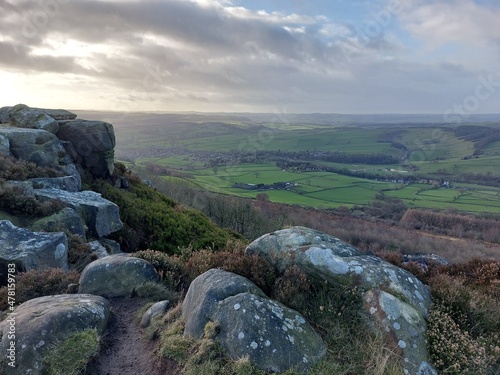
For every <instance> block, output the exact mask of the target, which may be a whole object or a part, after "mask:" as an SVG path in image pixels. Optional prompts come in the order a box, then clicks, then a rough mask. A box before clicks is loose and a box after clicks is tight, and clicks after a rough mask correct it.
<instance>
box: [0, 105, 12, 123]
mask: <svg viewBox="0 0 500 375" xmlns="http://www.w3.org/2000/svg"><path fill="white" fill-rule="evenodd" d="M11 108H12V107H2V108H0V124H7V123H8V122H9V111H10V109H11Z"/></svg>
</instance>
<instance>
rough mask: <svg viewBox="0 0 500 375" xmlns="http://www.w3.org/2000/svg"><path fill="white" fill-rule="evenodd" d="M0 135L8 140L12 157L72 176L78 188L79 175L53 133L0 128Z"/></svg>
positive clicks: (79, 183)
mask: <svg viewBox="0 0 500 375" xmlns="http://www.w3.org/2000/svg"><path fill="white" fill-rule="evenodd" d="M0 136H3V137H5V138H7V139H8V140H9V146H10V152H11V154H12V155H13V156H14V157H16V158H17V159H23V160H26V161H31V162H33V163H35V164H37V165H39V166H42V167H51V168H52V169H54V170H56V171H58V172H61V173H62V174H63V175H65V176H72V177H73V178H74V179H75V181H76V186H77V187H78V190H80V188H81V176H80V174H79V173H78V171H77V169H76V167H75V165H74V164H73V162H72V160H71V158H70V157H69V155H68V154H67V152H66V150H65V148H64V147H63V145H62V143H61V141H60V140H59V139H58V138H57V137H56V136H55V135H54V134H52V133H49V132H47V131H45V130H40V129H24V128H0Z"/></svg>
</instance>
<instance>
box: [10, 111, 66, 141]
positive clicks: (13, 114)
mask: <svg viewBox="0 0 500 375" xmlns="http://www.w3.org/2000/svg"><path fill="white" fill-rule="evenodd" d="M8 114H9V122H10V123H11V125H12V126H17V127H20V128H32V129H41V130H45V131H48V132H49V133H52V134H56V133H57V132H58V130H59V124H58V123H57V121H56V120H54V119H53V118H52V117H50V116H49V115H47V114H46V113H44V112H43V111H41V110H39V109H36V108H30V107H28V106H27V105H24V104H18V105H16V106H14V107H12V108H11V109H10V110H9V111H8Z"/></svg>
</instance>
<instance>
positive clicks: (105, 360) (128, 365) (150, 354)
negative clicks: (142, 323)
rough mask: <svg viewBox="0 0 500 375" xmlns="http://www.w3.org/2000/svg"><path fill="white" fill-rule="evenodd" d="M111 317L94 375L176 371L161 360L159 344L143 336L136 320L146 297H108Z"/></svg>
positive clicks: (154, 374) (149, 374)
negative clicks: (142, 299)
mask: <svg viewBox="0 0 500 375" xmlns="http://www.w3.org/2000/svg"><path fill="white" fill-rule="evenodd" d="M109 302H110V304H111V311H112V317H111V321H110V323H109V326H108V329H107V331H106V334H105V336H104V337H103V342H102V350H101V353H100V355H99V357H98V358H97V359H96V360H95V362H94V363H93V364H92V365H91V366H90V368H89V371H87V373H88V374H93V375H94V374H95V375H138V374H141V375H160V374H161V375H163V374H172V375H173V374H175V373H177V371H175V369H170V370H169V369H168V366H167V364H166V363H163V362H162V361H160V360H159V356H158V354H157V350H158V349H157V345H156V344H155V342H152V341H150V340H147V339H146V338H145V337H144V330H143V329H142V328H140V327H139V324H138V322H137V318H136V316H137V312H138V310H139V309H140V308H141V307H142V306H143V305H144V301H141V300H140V299H137V298H113V299H109Z"/></svg>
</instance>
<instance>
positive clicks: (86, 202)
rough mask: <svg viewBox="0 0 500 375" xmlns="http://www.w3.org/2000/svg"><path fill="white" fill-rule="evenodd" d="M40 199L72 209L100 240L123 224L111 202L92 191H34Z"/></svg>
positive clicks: (117, 210) (116, 207) (117, 209)
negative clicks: (60, 202)
mask: <svg viewBox="0 0 500 375" xmlns="http://www.w3.org/2000/svg"><path fill="white" fill-rule="evenodd" d="M35 195H36V196H37V197H38V198H40V199H52V200H54V199H58V200H60V201H62V202H63V203H65V204H66V205H67V206H68V207H71V208H73V209H74V210H75V211H76V212H78V213H79V214H80V216H81V217H82V218H84V220H85V225H86V226H87V228H88V230H89V232H90V234H91V235H92V236H93V237H96V238H100V237H104V236H107V235H108V234H110V233H113V232H116V231H117V230H119V229H120V228H121V227H122V226H123V223H122V222H121V221H120V215H119V208H118V206H117V205H116V204H114V203H113V202H110V201H108V200H107V199H104V198H102V197H101V194H99V193H96V192H93V191H81V192H68V191H63V190H58V189H39V190H35Z"/></svg>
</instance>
